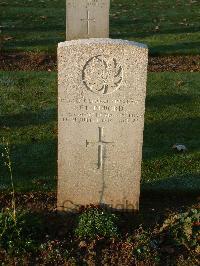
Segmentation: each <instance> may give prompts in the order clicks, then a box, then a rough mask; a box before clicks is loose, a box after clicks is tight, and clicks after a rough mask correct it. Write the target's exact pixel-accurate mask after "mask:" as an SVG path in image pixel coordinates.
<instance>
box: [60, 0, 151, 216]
mask: <svg viewBox="0 0 200 266" xmlns="http://www.w3.org/2000/svg"><path fill="white" fill-rule="evenodd" d="M80 2H81V1H80ZM93 2H94V1H93ZM147 54H148V49H147V47H146V46H145V45H143V44H139V43H134V42H129V41H124V40H112V39H87V40H74V41H67V42H64V43H60V44H59V47H58V77H59V78H58V84H59V88H58V210H61V211H72V210H76V209H78V208H79V206H80V205H89V204H94V205H96V204H101V205H103V206H107V207H108V208H113V209H118V210H126V211H127V210H138V208H139V195H140V176H141V159H142V144H143V128H144V112H145V96H146V78H147V60H148V59H147V58H148V55H147Z"/></svg>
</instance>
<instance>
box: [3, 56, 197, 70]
mask: <svg viewBox="0 0 200 266" xmlns="http://www.w3.org/2000/svg"><path fill="white" fill-rule="evenodd" d="M0 70H3V71H56V70H57V58H56V55H48V54H38V53H3V52H1V53H0ZM148 71H149V72H164V71H170V72H182V71H186V72H199V71H200V55H196V56H189V55H188V56H161V57H150V58H149V67H148Z"/></svg>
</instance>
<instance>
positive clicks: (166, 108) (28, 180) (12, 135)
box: [0, 72, 200, 193]
mask: <svg viewBox="0 0 200 266" xmlns="http://www.w3.org/2000/svg"><path fill="white" fill-rule="evenodd" d="M56 80H57V76H56V73H48V72H26V73H25V72H0V143H1V144H0V145H1V146H0V150H1V152H2V151H3V142H2V139H3V137H4V138H5V139H7V140H8V141H9V143H10V145H11V160H12V163H13V175H14V180H15V187H16V190H17V191H25V192H27V191H30V190H31V191H55V188H56V168H57V155H56V154H57V108H56V101H57V82H56ZM199 82H200V76H199V74H198V73H167V72H165V73H150V74H149V77H148V88H147V91H148V96H147V101H146V116H145V132H144V149H143V166H142V189H143V191H145V192H152V191H153V192H157V193H162V192H163V191H165V192H167V193H171V192H172V193H182V192H183V193H194V192H195V193H198V192H199V187H200V151H199V147H200V140H199V136H200V127H199V125H200V118H199V113H200V110H199V108H200V107H199V100H200V93H199V88H198V85H199ZM176 143H180V144H184V145H186V147H187V149H188V151H187V152H186V153H177V152H175V151H174V150H173V149H172V146H173V144H176ZM9 180H10V179H9V175H8V171H7V169H6V168H5V166H4V163H3V158H1V159H0V190H1V191H3V190H5V191H6V190H8V189H9V187H10V181H9Z"/></svg>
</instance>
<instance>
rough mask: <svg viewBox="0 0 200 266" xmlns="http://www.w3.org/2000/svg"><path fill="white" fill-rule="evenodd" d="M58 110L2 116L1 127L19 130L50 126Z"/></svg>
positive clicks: (51, 109)
mask: <svg viewBox="0 0 200 266" xmlns="http://www.w3.org/2000/svg"><path fill="white" fill-rule="evenodd" d="M56 113H57V110H56V108H49V109H41V110H37V112H30V111H27V112H24V113H19V114H9V115H4V116H0V127H9V128H18V127H25V126H30V125H40V124H48V123H49V122H50V121H55V120H56V117H57V114H56Z"/></svg>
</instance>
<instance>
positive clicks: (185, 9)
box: [0, 0, 200, 55]
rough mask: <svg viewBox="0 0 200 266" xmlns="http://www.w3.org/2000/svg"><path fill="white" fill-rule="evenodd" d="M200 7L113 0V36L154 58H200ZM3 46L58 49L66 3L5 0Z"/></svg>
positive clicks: (0, 6)
mask: <svg viewBox="0 0 200 266" xmlns="http://www.w3.org/2000/svg"><path fill="white" fill-rule="evenodd" d="M199 8H200V4H199V1H191V0H177V1H174V0H159V1H157V0H153V1H148V0H135V1H133V0H111V11H110V36H111V38H121V39H128V40H135V41H139V42H144V43H146V44H148V45H149V47H150V53H151V54H153V55H158V54H159V55H160V54H161V55H162V54H163V55H164V54H199V51H200V48H199V47H200V42H199V39H200V32H199V27H200V23H199V21H200V15H199ZM0 10H1V12H0V13H1V16H0V26H1V31H2V33H1V38H0V39H1V45H0V46H1V48H2V49H3V50H5V51H8V50H17V51H34V52H49V53H52V52H54V53H55V51H56V46H57V43H58V42H61V41H64V40H65V0H46V1H43V0H34V1H33V0H29V1H27V0H20V1H19V0H3V1H2V2H1V3H0Z"/></svg>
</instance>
